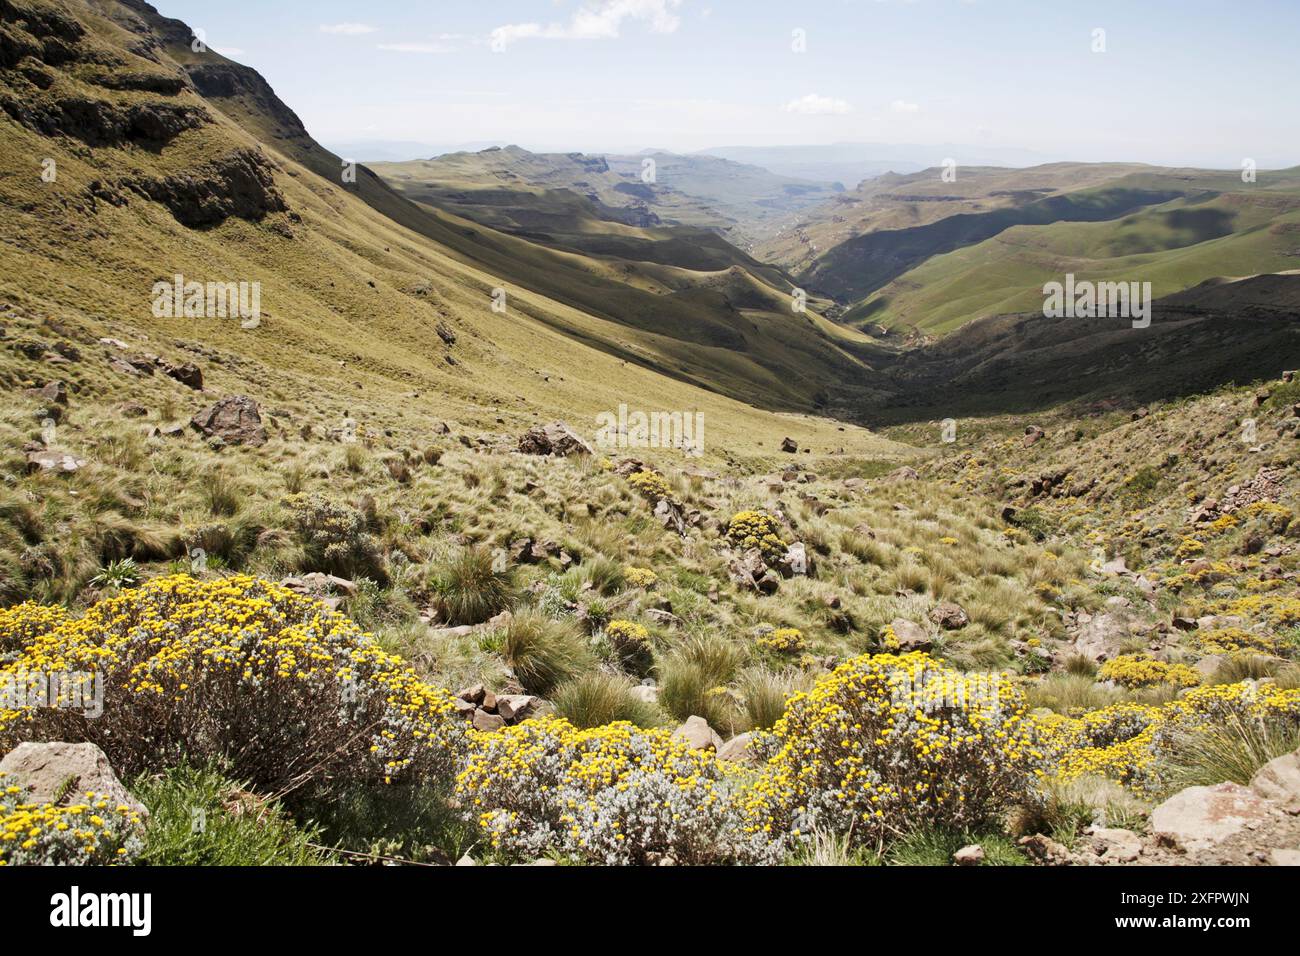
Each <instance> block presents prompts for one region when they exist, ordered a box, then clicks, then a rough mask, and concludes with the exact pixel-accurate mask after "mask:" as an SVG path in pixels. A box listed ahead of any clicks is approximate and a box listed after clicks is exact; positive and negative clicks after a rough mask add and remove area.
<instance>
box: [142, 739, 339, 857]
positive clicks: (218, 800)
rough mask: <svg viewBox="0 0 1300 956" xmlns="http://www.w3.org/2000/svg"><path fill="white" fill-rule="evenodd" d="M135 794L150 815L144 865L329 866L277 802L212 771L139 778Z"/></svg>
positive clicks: (189, 769) (185, 768) (309, 830)
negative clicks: (256, 794) (262, 797)
mask: <svg viewBox="0 0 1300 956" xmlns="http://www.w3.org/2000/svg"><path fill="white" fill-rule="evenodd" d="M131 790H132V792H133V793H134V794H135V795H136V796H137V797H138V798H139V800H140V801H141V802H142V803H143V804H144V805H145V806H146V807H147V808H148V810H149V822H148V825H147V826H146V827H145V833H144V849H143V851H142V853H141V862H142V863H146V864H149V865H151V866H320V865H323V864H327V863H330V862H332V860H331V859H330V856H329V854H328V853H326V852H324V851H322V850H321V849H319V848H317V847H315V846H313V845H312V844H313V842H314V841H315V840H316V838H317V836H318V833H317V830H316V829H315V828H314V827H300V826H298V825H297V824H295V823H294V822H293V820H292V819H290V818H289V817H288V815H286V814H285V813H284V812H283V810H282V809H281V808H280V807H279V806H278V805H277V804H276V803H274V802H272V801H268V800H263V799H261V798H259V797H256V796H254V795H253V794H251V793H249V792H248V791H247V790H246V788H245V787H244V786H243V785H241V784H238V783H235V782H234V781H232V780H230V779H229V778H227V777H226V776H225V775H223V774H222V773H221V772H220V771H219V770H218V769H216V768H215V767H214V766H210V767H193V766H190V765H187V764H182V765H180V766H178V767H174V768H172V769H170V770H167V771H165V772H163V773H162V774H159V775H157V776H144V777H141V778H140V779H139V780H137V781H136V782H135V785H134V786H133V787H132V788H131Z"/></svg>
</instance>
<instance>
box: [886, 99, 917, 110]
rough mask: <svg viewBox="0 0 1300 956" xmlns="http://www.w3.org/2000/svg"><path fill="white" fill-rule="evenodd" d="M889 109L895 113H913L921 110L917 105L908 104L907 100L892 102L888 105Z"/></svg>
mask: <svg viewBox="0 0 1300 956" xmlns="http://www.w3.org/2000/svg"><path fill="white" fill-rule="evenodd" d="M889 108H890V109H891V110H893V111H894V112H895V113H915V112H917V111H918V110H920V108H921V104H919V103H909V102H907V100H894V102H892V103H890V104H889Z"/></svg>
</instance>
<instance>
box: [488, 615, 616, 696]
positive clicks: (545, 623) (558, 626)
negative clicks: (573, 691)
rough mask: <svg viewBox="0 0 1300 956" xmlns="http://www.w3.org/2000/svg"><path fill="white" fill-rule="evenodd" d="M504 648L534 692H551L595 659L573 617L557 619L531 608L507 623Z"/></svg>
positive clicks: (505, 655) (525, 684) (503, 652)
mask: <svg viewBox="0 0 1300 956" xmlns="http://www.w3.org/2000/svg"><path fill="white" fill-rule="evenodd" d="M500 651H501V656H502V657H503V658H505V662H506V664H507V666H509V668H510V669H511V670H512V671H513V672H514V675H515V678H516V679H517V680H518V681H519V683H520V684H522V685H523V687H524V689H525V690H526V691H528V692H529V693H530V694H541V695H546V694H549V693H550V692H551V691H552V690H554V689H555V688H556V687H558V686H559V685H560V684H563V683H564V682H565V681H568V680H570V679H572V678H574V677H577V676H578V675H579V674H581V673H583V672H584V671H586V670H589V669H590V668H591V667H592V665H593V664H594V662H595V658H594V655H593V654H592V651H591V648H590V647H589V646H588V644H587V641H586V638H585V637H584V636H583V634H582V631H581V630H579V629H578V626H577V625H576V624H575V623H574V622H573V621H572V620H569V619H560V620H556V619H553V618H549V617H547V616H546V615H544V614H541V613H539V612H537V611H531V610H530V611H524V612H522V613H519V614H516V615H515V616H514V618H513V619H512V620H511V621H510V623H509V624H508V625H507V626H506V629H505V633H504V634H503V635H502V637H501V647H500Z"/></svg>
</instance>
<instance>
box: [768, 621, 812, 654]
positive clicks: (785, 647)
mask: <svg viewBox="0 0 1300 956" xmlns="http://www.w3.org/2000/svg"><path fill="white" fill-rule="evenodd" d="M756 642H757V644H758V646H759V647H761V648H763V649H764V650H768V651H775V652H776V653H778V654H798V653H799V652H800V651H802V650H803V649H804V648H805V647H807V646H808V645H807V642H806V641H805V640H804V637H803V631H801V630H799V628H797V627H778V628H777V629H776V630H775V631H769V632H768V633H766V634H760V635H759V636H758V638H757V640H756Z"/></svg>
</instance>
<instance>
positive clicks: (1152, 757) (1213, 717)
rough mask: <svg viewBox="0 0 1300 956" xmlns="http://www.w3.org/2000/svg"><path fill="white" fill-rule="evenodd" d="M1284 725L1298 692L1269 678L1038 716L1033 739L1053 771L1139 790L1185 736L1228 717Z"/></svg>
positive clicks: (1152, 787)
mask: <svg viewBox="0 0 1300 956" xmlns="http://www.w3.org/2000/svg"><path fill="white" fill-rule="evenodd" d="M1230 721H1232V722H1270V723H1282V724H1283V725H1285V726H1287V727H1290V728H1292V729H1295V728H1296V727H1300V690H1282V689H1280V688H1278V687H1277V685H1276V684H1272V683H1268V682H1265V683H1261V684H1258V685H1255V684H1252V683H1248V682H1242V683H1239V684H1217V685H1214V686H1210V687H1196V688H1193V689H1191V690H1189V691H1187V692H1186V693H1184V694H1183V695H1182V696H1180V697H1179V698H1178V699H1177V700H1174V701H1171V702H1170V703H1168V704H1164V705H1162V706H1158V707H1157V706H1152V705H1145V704H1133V703H1122V704H1113V705H1111V706H1110V707H1104V708H1102V709H1101V710H1097V711H1093V712H1091V713H1088V714H1085V715H1084V716H1083V717H1082V718H1078V719H1076V718H1071V717H1063V716H1061V715H1059V714H1052V715H1049V716H1046V717H1039V718H1036V720H1035V723H1036V725H1037V728H1038V735H1039V736H1038V739H1039V741H1040V742H1041V744H1042V746H1043V747H1044V749H1045V751H1046V753H1047V757H1048V760H1049V762H1050V763H1051V764H1052V765H1053V766H1054V767H1055V769H1056V772H1057V774H1058V776H1060V777H1062V778H1064V779H1067V780H1068V779H1072V778H1075V777H1080V776H1085V775H1099V776H1104V777H1107V778H1109V779H1111V780H1114V781H1116V782H1117V783H1121V784H1125V785H1128V786H1130V787H1132V788H1133V789H1137V790H1149V791H1153V792H1157V791H1159V790H1160V788H1161V779H1160V772H1161V770H1160V768H1161V761H1162V758H1164V757H1166V756H1168V755H1171V754H1172V753H1174V752H1176V751H1177V750H1178V749H1179V748H1180V747H1181V746H1182V741H1184V740H1185V739H1186V735H1188V734H1194V733H1196V732H1197V731H1198V730H1203V729H1208V728H1210V727H1215V726H1223V725H1224V724H1225V723H1227V722H1230Z"/></svg>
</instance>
